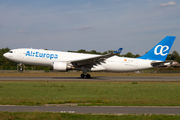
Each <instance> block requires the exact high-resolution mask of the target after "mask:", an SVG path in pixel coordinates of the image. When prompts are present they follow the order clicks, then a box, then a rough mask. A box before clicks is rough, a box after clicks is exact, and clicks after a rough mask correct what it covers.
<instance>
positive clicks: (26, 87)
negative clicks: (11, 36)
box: [0, 81, 180, 106]
mask: <svg viewBox="0 0 180 120" xmlns="http://www.w3.org/2000/svg"><path fill="white" fill-rule="evenodd" d="M63 103H78V104H79V105H105V106H110V105H113V106H180V82H78V81H77V82H60V81H58V82H55V81H54V82H49V81H39V82H36V81H25V82H24V81H23V82H22V81H0V104H1V105H7V104H9V105H44V104H63ZM85 103H88V104H85Z"/></svg>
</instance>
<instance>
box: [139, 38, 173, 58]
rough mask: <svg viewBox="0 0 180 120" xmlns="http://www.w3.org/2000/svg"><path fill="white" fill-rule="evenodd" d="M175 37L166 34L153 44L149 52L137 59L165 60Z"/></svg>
mask: <svg viewBox="0 0 180 120" xmlns="http://www.w3.org/2000/svg"><path fill="white" fill-rule="evenodd" d="M175 38H176V37H175V36H166V37H165V38H164V39H163V40H161V41H160V42H159V43H158V44H157V45H156V46H154V47H153V48H152V49H151V50H150V51H149V52H147V53H146V54H145V55H143V56H141V57H139V59H148V60H159V61H165V60H166V57H167V55H168V54H169V51H170V49H171V46H172V44H173V42H174V40H175Z"/></svg>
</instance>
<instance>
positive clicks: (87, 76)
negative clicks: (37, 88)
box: [81, 73, 91, 78]
mask: <svg viewBox="0 0 180 120" xmlns="http://www.w3.org/2000/svg"><path fill="white" fill-rule="evenodd" d="M85 76H86V78H91V75H90V74H84V73H82V74H81V78H84V77H85Z"/></svg>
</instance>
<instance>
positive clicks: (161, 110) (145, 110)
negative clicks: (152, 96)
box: [0, 106, 180, 115]
mask: <svg viewBox="0 0 180 120" xmlns="http://www.w3.org/2000/svg"><path fill="white" fill-rule="evenodd" d="M0 111H9V112H25V111H26V112H33V111H39V112H59V113H97V114H131V113H136V114H172V115H174V114H180V107H119V106H115V107H113V106H110V107H106V106H102V107H98V106H94V107H78V106H57V107H55V106H0Z"/></svg>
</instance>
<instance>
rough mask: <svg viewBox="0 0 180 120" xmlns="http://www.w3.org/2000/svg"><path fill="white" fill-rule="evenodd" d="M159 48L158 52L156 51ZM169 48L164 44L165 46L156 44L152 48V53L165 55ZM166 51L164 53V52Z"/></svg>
mask: <svg viewBox="0 0 180 120" xmlns="http://www.w3.org/2000/svg"><path fill="white" fill-rule="evenodd" d="M158 49H159V52H157V50H158ZM168 50H169V46H167V45H165V46H162V45H158V46H156V47H155V49H154V54H155V55H161V56H165V55H167V54H168V52H167V51H168ZM165 52H166V53H165Z"/></svg>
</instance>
